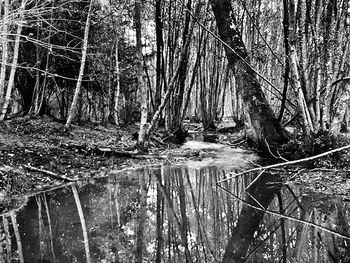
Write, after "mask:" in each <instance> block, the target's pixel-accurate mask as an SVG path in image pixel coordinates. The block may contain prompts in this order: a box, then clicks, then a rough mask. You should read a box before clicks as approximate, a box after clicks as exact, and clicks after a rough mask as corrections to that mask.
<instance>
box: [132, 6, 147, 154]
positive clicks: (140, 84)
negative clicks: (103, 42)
mask: <svg viewBox="0 0 350 263" xmlns="http://www.w3.org/2000/svg"><path fill="white" fill-rule="evenodd" d="M141 25H142V24H141V0H136V1H135V29H136V50H137V51H136V52H137V58H138V69H137V88H138V93H139V94H140V96H139V98H140V103H141V120H140V130H139V138H138V141H137V144H138V147H139V148H140V149H143V148H144V144H145V139H146V131H147V115H148V92H147V88H146V85H145V82H144V80H143V78H144V76H143V55H142V41H141Z"/></svg>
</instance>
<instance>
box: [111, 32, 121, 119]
mask: <svg viewBox="0 0 350 263" xmlns="http://www.w3.org/2000/svg"><path fill="white" fill-rule="evenodd" d="M118 43H119V37H118V36H116V43H115V74H116V77H117V82H116V87H115V91H114V114H113V116H114V122H115V124H116V125H117V126H119V125H120V121H119V99H120V69H119V49H118Z"/></svg>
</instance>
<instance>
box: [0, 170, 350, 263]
mask: <svg viewBox="0 0 350 263" xmlns="http://www.w3.org/2000/svg"><path fill="white" fill-rule="evenodd" d="M226 177H229V175H228V174H227V171H226V170H220V169H219V168H218V167H217V166H206V167H190V168H189V167H187V166H176V167H174V166H162V167H156V168H151V167H147V168H143V169H138V170H130V171H127V172H125V173H124V174H121V175H118V176H113V177H109V178H104V179H100V180H92V181H90V182H85V183H82V184H80V185H73V186H72V185H70V186H68V187H67V188H64V189H60V190H56V191H53V192H49V193H46V194H41V195H37V196H34V197H32V198H30V199H29V200H28V203H27V205H26V206H25V207H24V208H21V209H20V210H16V211H12V212H7V213H5V214H3V216H2V224H1V237H2V238H1V246H0V262H11V259H12V262H349V261H350V249H349V240H346V239H344V238H341V237H340V235H335V234H332V233H329V231H328V232H326V231H325V230H324V229H330V230H332V231H335V232H338V233H341V234H343V235H349V234H350V233H349V212H350V206H349V203H345V202H342V203H341V202H336V200H333V201H332V200H321V199H320V198H318V197H316V196H308V195H303V194H302V193H300V192H299V190H298V189H297V188H290V187H282V185H281V184H280V182H279V178H278V177H276V176H272V175H268V174H266V175H265V176H263V177H261V179H260V181H259V182H257V183H256V184H254V185H253V187H251V188H250V189H249V191H247V192H245V188H246V187H247V186H248V185H249V183H250V182H251V178H248V177H246V176H245V177H237V178H235V179H232V180H228V181H225V182H224V183H222V184H221V185H217V184H216V182H217V181H219V180H222V179H224V178H226ZM242 200H243V202H242ZM253 206H257V207H258V208H259V209H254V208H253ZM266 208H268V210H269V212H267V213H265V212H264V210H265V209H266ZM79 211H80V212H79ZM276 214H281V215H284V216H283V217H281V216H276ZM291 217H293V218H297V219H298V220H297V221H296V220H291ZM303 220H304V221H308V222H310V223H309V224H305V223H302V222H301V221H303ZM314 225H320V226H321V227H322V228H324V229H321V228H316V227H314ZM17 226H18V227H17ZM224 255H225V256H224ZM223 259H224V261H222V260H223Z"/></svg>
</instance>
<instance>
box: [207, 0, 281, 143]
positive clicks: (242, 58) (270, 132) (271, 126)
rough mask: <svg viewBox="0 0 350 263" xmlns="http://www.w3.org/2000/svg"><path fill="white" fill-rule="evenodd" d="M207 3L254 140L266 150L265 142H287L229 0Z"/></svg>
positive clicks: (216, 0)
mask: <svg viewBox="0 0 350 263" xmlns="http://www.w3.org/2000/svg"><path fill="white" fill-rule="evenodd" d="M211 5H212V9H213V12H214V15H215V18H216V24H217V27H218V30H219V35H220V38H221V40H222V41H223V42H224V43H226V45H225V51H226V56H227V58H228V63H229V66H230V67H232V68H233V70H234V73H235V78H236V82H237V84H238V86H237V89H238V92H239V93H240V94H241V96H242V98H243V101H244V103H245V106H246V108H247V110H248V112H249V117H250V122H251V125H252V127H253V129H254V138H255V140H256V142H257V143H258V145H259V146H260V148H263V149H266V145H265V144H266V143H268V144H269V145H270V146H274V145H276V144H279V143H282V142H285V141H287V139H288V135H287V132H286V131H285V129H284V128H283V127H282V126H281V124H280V123H279V122H278V120H277V119H276V117H275V115H274V113H273V111H272V109H271V107H270V105H269V104H268V102H267V99H266V97H265V94H264V93H263V91H262V88H261V85H260V83H259V82H258V79H257V76H256V73H255V71H254V70H253V69H252V68H251V67H250V65H249V57H248V53H247V50H246V48H245V46H244V43H243V41H242V38H241V34H240V32H239V30H238V25H237V23H236V18H235V17H234V14H233V11H232V6H231V1H229V0H215V1H212V2H211ZM265 140H266V141H265Z"/></svg>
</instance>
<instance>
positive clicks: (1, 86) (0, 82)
mask: <svg viewBox="0 0 350 263" xmlns="http://www.w3.org/2000/svg"><path fill="white" fill-rule="evenodd" d="M8 16H9V0H5V1H4V16H3V17H4V18H3V21H4V22H3V23H4V25H3V30H2V43H1V44H2V56H1V69H0V70H1V73H0V107H1V106H2V102H3V96H4V92H5V78H6V68H7V67H6V64H7V60H8V24H9V17H8Z"/></svg>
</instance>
